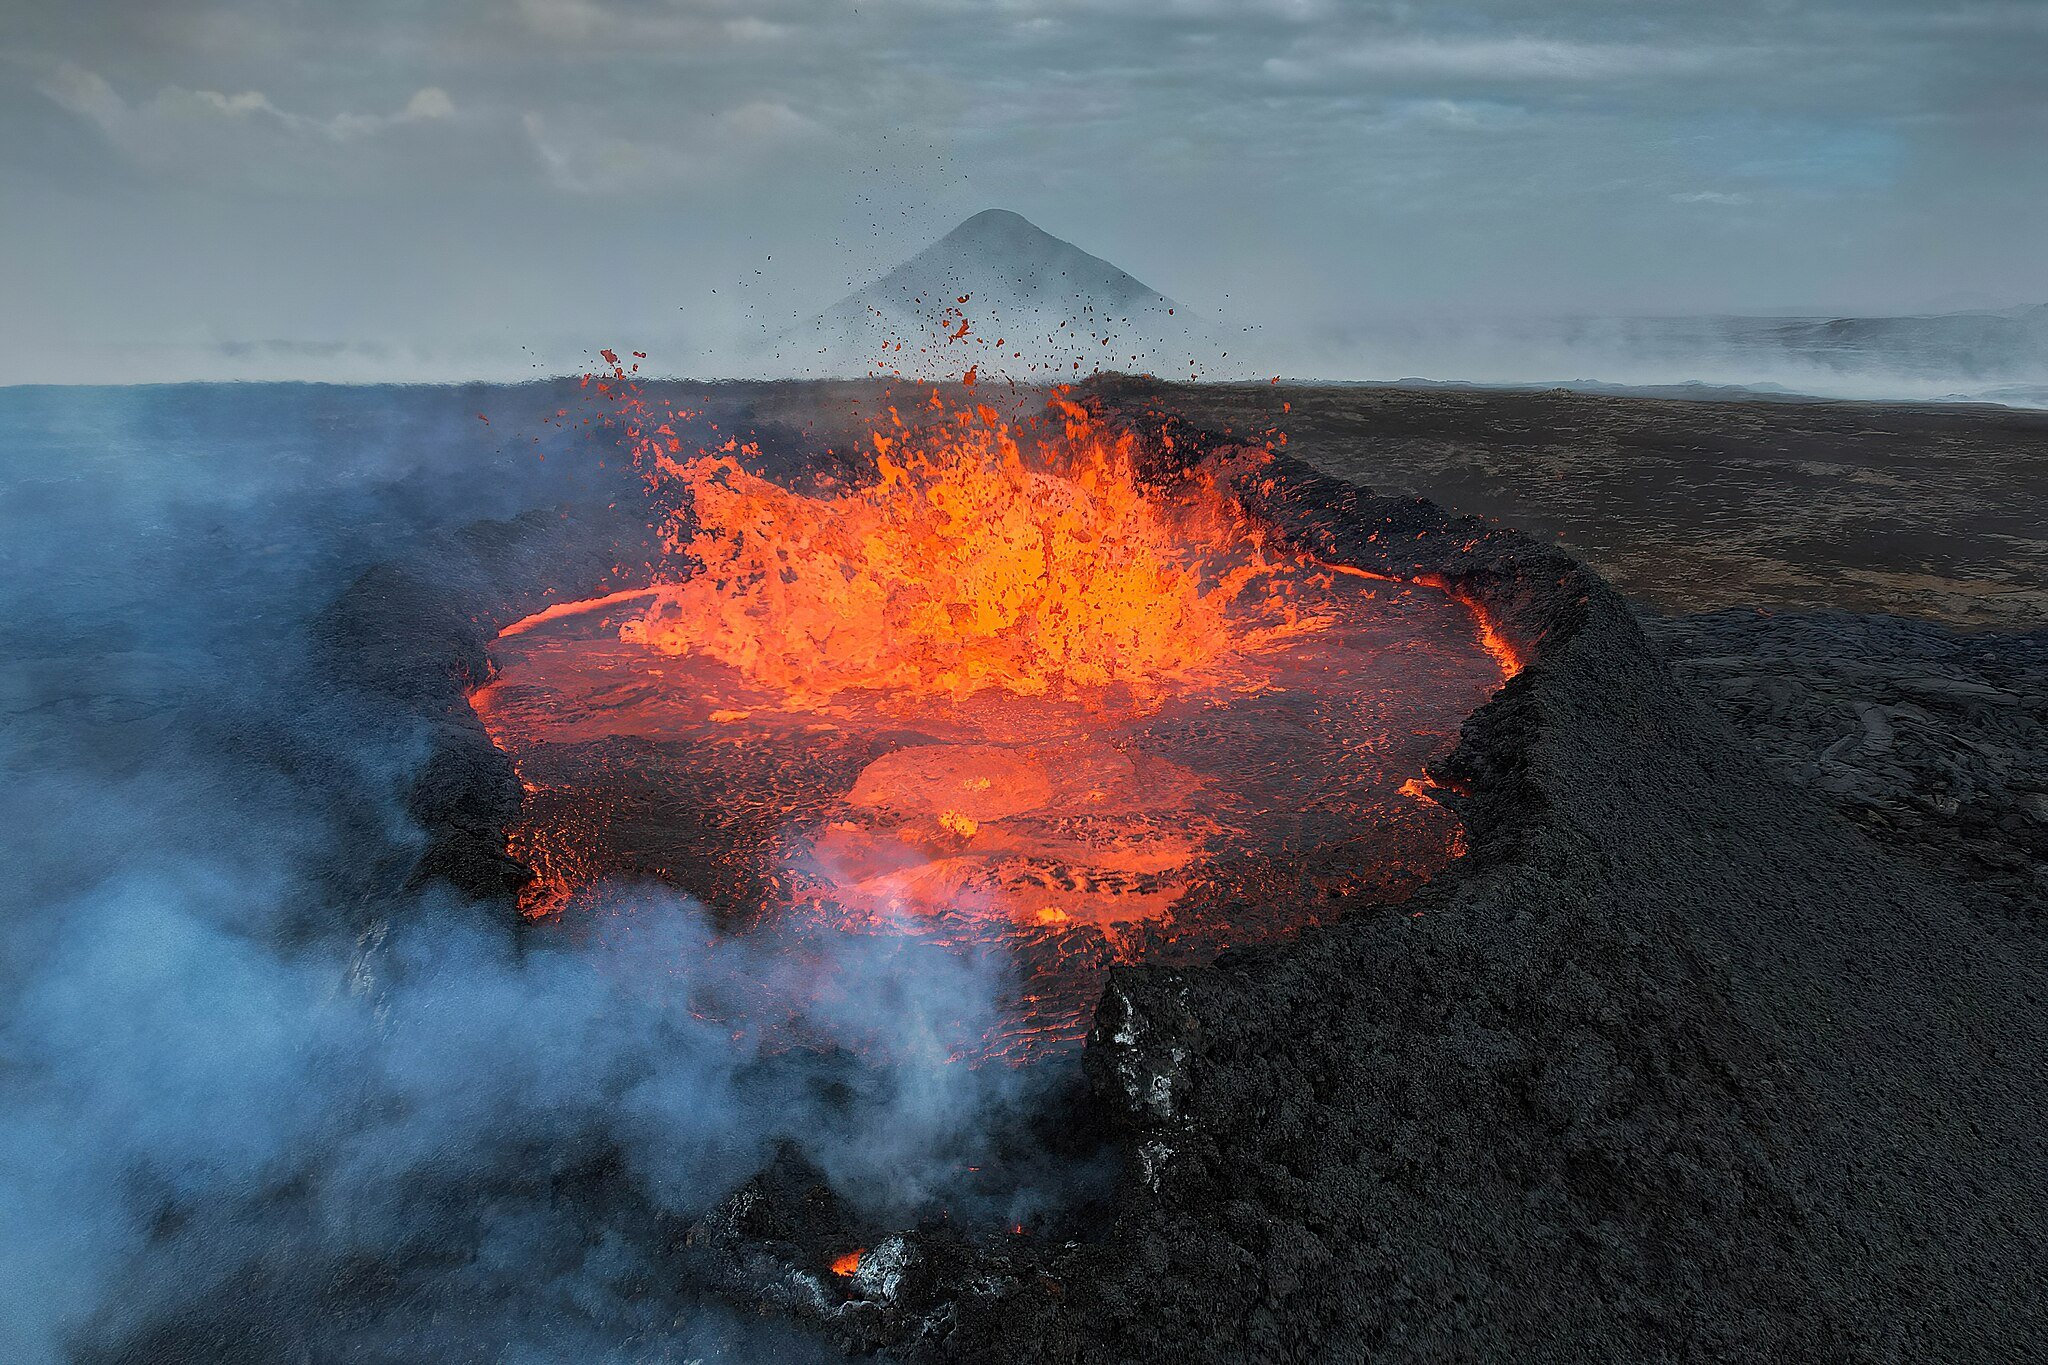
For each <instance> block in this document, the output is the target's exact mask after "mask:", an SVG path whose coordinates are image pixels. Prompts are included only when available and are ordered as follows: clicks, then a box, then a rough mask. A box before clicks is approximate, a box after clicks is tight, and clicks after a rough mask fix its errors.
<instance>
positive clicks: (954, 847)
mask: <svg viewBox="0 0 2048 1365" xmlns="http://www.w3.org/2000/svg"><path fill="white" fill-rule="evenodd" d="M614 386H617V387H616V392H619V393H621V394H624V395H626V400H625V401H626V402H627V403H628V410H629V416H630V420H629V421H628V422H627V434H628V439H629V443H630V444H631V446H632V448H633V449H634V452H635V457H636V459H637V460H638V461H639V464H640V467H641V470H642V472H643V474H644V475H645V477H646V479H647V482H648V487H649V490H650V492H651V493H652V494H653V496H654V500H655V505H656V506H658V507H660V508H663V509H666V510H665V511H663V512H661V513H660V514H659V520H660V527H659V529H660V541H661V544H662V547H663V550H664V555H665V557H664V560H663V563H662V564H661V566H660V567H659V569H658V571H657V575H656V581H655V582H654V584H653V585H652V586H650V587H647V588H645V589H638V590H630V591H624V592H616V593H611V594H608V595H605V596H601V597H597V598H592V599H589V600H586V601H580V602H568V603H562V604H558V605H556V606H553V607H550V608H549V609H547V610H546V611H543V612H540V613H537V614H535V615H533V616H529V617H527V618H526V619H524V620H521V621H518V622H515V623H513V624H512V625H510V626H508V627H507V628H506V629H505V630H504V631H503V633H502V635H501V637H500V639H499V642H498V645H497V648H496V651H495V653H496V659H497V662H498V664H499V668H500V672H499V674H498V676H497V677H496V679H495V680H494V681H493V682H492V683H491V684H490V685H489V686H488V687H486V688H484V689H482V690H481V691H480V692H479V693H478V694H477V695H476V696H475V698H474V701H475V704H476V707H477V710H478V713H479V714H480V715H481V716H482V717H483V719H484V721H485V724H486V725H487V726H488V727H489V729H490V731H491V734H492V736H493V738H494V739H495V740H496V741H497V742H498V744H499V745H500V746H501V747H502V748H504V749H505V750H506V751H507V752H509V753H511V754H512V755H513V756H514V758H515V761H516V763H517V764H518V767H519V771H520V774H521V777H522V779H523V781H524V783H525V786H526V789H527V794H528V805H527V813H526V816H525V819H524V821H523V823H522V825H521V827H520V828H519V829H518V830H516V831H515V832H514V851H515V852H516V853H518V854H519V855H520V856H522V857H523V858H524V859H525V860H526V861H527V862H528V864H529V865H530V866H532V867H533V868H534V869H535V871H536V873H537V876H536V880H535V882H534V883H533V885H532V886H531V887H530V888H529V890H528V893H527V895H526V898H525V902H524V907H523V908H524V910H525V912H526V913H528V914H530V915H536V916H538V915H554V914H559V915H564V916H572V917H573V916H576V915H578V914H602V913H607V912H606V911H605V910H604V908H603V897H602V895H601V894H600V888H601V887H602V886H603V885H604V884H605V883H607V882H614V881H618V880H631V879H643V878H652V879H656V880H659V881H662V882H666V883H669V884H671V885H675V886H678V887H681V888H682V889H684V890H686V891H688V892H690V893H692V894H693V895H696V896H698V897H700V898H701V899H703V900H705V901H706V902H707V903H708V904H710V905H711V906H712V907H714V909H715V910H717V911H718V913H719V914H720V915H721V917H722V920H723V922H724V923H726V924H727V925H728V927H729V929H730V930H731V931H732V932H735V933H743V932H747V931H748V929H749V928H751V927H755V926H758V925H760V924H761V923H763V922H764V921H765V920H766V919H768V918H774V919H776V920H779V921H781V927H782V928H783V929H784V930H785V931H786V930H789V929H791V928H792V927H797V928H800V927H801V926H802V925H804V924H812V925H816V926H819V927H820V928H821V929H822V928H830V929H831V930H833V931H841V932H843V931H845V930H848V929H853V930H856V931H861V932H871V933H876V934H894V935H908V936H915V937H920V938H926V939H931V940H936V941H940V942H943V943H946V944H949V945H952V946H954V947H956V948H957V949H958V950H959V951H960V952H962V953H968V954H973V955H975V956H977V957H979V958H983V959H986V960H988V961H990V962H992V963H994V964H996V965H997V966H998V967H999V968H1000V969H1001V972H1002V974H1003V977H1004V979H1005V980H1006V981H1007V983H1008V985H1007V988H1006V992H1005V999H1004V1002H1003V1009H1002V1011H1001V1013H1002V1017H1003V1020H1004V1022H1003V1023H1002V1024H1001V1025H1000V1026H998V1027H997V1028H996V1029H995V1030H993V1031H990V1032H984V1033H978V1034H976V1036H972V1037H962V1038H961V1039H960V1040H959V1043H958V1047H959V1051H960V1052H961V1054H962V1055H964V1056H967V1057H970V1058H980V1057H988V1056H998V1055H999V1056H1005V1057H1009V1058H1011V1059H1014V1060H1023V1059H1028V1058H1030V1057H1033V1056H1037V1055H1041V1054H1044V1053H1047V1052H1050V1051H1057V1050H1058V1049H1060V1048H1062V1047H1064V1046H1067V1045H1070V1044H1072V1043H1074V1042H1075V1041H1076V1040H1078V1039H1079V1038H1080V1037H1081V1036H1082V1035H1083V1033H1084V1032H1085V1030H1086V1027H1087V1021H1088V1017H1089V1014H1090V1012H1091V1010H1092V1007H1093V1004H1094V1000H1095V997H1096V995H1097V994H1098V993H1099V991H1100V988H1101V982H1102V977H1103V974H1104V973H1105V972H1106V971H1107V968H1108V966H1109V965H1110V964H1111V963H1113V962H1117V961H1126V960H1133V959H1138V958H1147V959H1153V960H1176V959H1178V960H1186V959H1195V958H1202V959H1206V958H1208V957H1212V956H1213V955H1214V954H1215V953H1216V952H1218V951H1219V950H1221V949H1222V948H1224V947H1227V946H1230V945H1234V944H1249V943H1257V942H1262V941H1269V940H1271V939H1273V938H1275V937H1278V936H1281V935H1284V934H1286V933H1288V932H1291V931H1293V930H1296V929H1298V928H1300V927H1302V926H1304V925H1307V924H1311V923H1314V922H1316V921H1317V920H1319V919H1321V918H1323V917H1326V916H1327V915H1328V914H1330V913H1332V910H1333V908H1334V907H1336V906H1338V905H1342V904H1357V903H1360V902H1361V901H1378V902H1389V901H1394V900H1398V899H1400V898H1401V897H1402V896H1404V895H1405V894H1406V893H1407V891H1408V890H1409V889H1411V888H1412V887H1413V886H1415V885H1416V884H1418V883H1419V882H1420V881H1422V880H1424V879H1426V878H1428V877H1429V876H1431V875H1432V874H1434V873H1435V872H1437V871H1439V870H1440V869H1441V868H1443V867H1444V866H1445V865H1446V864H1447V863H1448V862H1449V861H1450V860H1451V859H1453V858H1454V857H1456V856H1458V854H1459V853H1460V852H1461V851H1462V845H1461V832H1460V830H1459V827H1458V825H1457V822H1456V820H1455V819H1454V818H1453V817H1452V816H1451V815H1450V813H1449V812H1447V811H1446V810H1444V809H1443V808H1442V807H1440V806H1439V805H1438V804H1436V803H1435V802H1434V801H1433V800H1432V799H1431V797H1430V791H1431V786H1430V783H1429V781H1428V779H1427V777H1426V776H1425V767H1426V765H1427V764H1428V763H1429V762H1430V761H1431V760H1432V759H1434V758H1437V757H1439V756H1441V754H1442V753H1443V752H1444V751H1446V750H1447V749H1448V747H1449V745H1450V743H1451V742H1452V741H1453V739H1454V738H1455V736H1456V733H1457V729H1458V726H1459V724H1460V723H1461V721H1462V720H1463V718H1464V717H1465V716H1466V715H1467V714H1468V713H1470V712H1471V711H1472V710H1473V709H1474V708H1475V707H1476V706H1477V705H1478V704H1479V703H1480V702H1481V701H1483V700H1484V698H1485V697H1486V695H1487V694H1488V693H1489V692H1490V691H1491V690H1492V689H1493V688H1494V687H1495V686H1497V685H1498V684H1499V683H1500V681H1501V679H1502V676H1503V672H1504V671H1512V669H1513V666H1514V664H1513V660H1512V659H1511V658H1510V657H1508V656H1507V654H1506V653H1505V651H1503V650H1502V649H1501V648H1500V647H1499V645H1498V642H1497V641H1496V640H1494V639H1493V638H1492V636H1491V634H1490V632H1489V631H1488V630H1487V629H1486V628H1485V623H1484V622H1483V621H1482V620H1480V619H1479V618H1478V617H1476V616H1475V614H1474V612H1473V610H1472V608H1471V607H1469V606H1468V605H1467V604H1466V603H1464V602H1463V601H1461V600H1459V599H1457V598H1455V597H1454V596H1452V595H1451V594H1450V593H1449V592H1447V591H1446V590H1445V589H1444V587H1443V586H1442V585H1435V586H1432V585H1429V584H1421V583H1403V582H1397V581H1391V580H1387V579H1382V578H1378V577H1375V576H1374V575H1371V574H1365V573H1361V572H1359V571H1357V570H1346V569H1343V568H1342V567H1341V566H1326V565H1322V564H1318V563H1316V562H1313V561H1311V560H1307V559H1305V558H1302V557H1300V556H1298V555H1296V554H1293V553H1291V552H1290V551H1289V550H1288V549H1287V548H1286V547H1284V546H1282V545H1280V544H1277V543H1276V542H1275V541H1274V540H1273V539H1272V538H1271V537H1270V536H1269V535H1268V534H1267V532H1266V530H1265V529H1264V528H1263V527H1262V525H1261V524H1260V523H1259V522H1258V521H1257V520H1256V519H1255V518H1254V517H1252V516H1251V515H1249V514H1248V513H1247V512H1246V511H1245V510H1244V508H1243V507H1242V506H1241V505H1240V503H1239V501H1238V498H1237V496H1236V493H1235V491H1234V490H1236V489H1239V488H1242V487H1244V486H1245V485H1246V481H1248V480H1258V479H1261V478H1262V477H1264V476H1263V475H1262V473H1261V468H1260V466H1261V464H1262V462H1263V461H1264V460H1265V459H1266V458H1268V457H1267V456H1266V454H1265V452H1264V451H1263V450H1259V449H1248V448H1234V449H1231V450H1229V451H1228V452H1226V453H1225V454H1223V455H1213V454H1212V455H1210V456H1207V457H1206V458H1203V459H1200V460H1193V459H1187V458H1183V455H1184V453H1183V452H1175V451H1174V450H1173V449H1172V444H1173V443H1172V441H1171V439H1170V438H1167V437H1153V438H1150V439H1146V438H1142V437H1141V435H1140V434H1139V433H1136V432H1132V431H1129V430H1117V429H1112V428H1111V427H1109V426H1108V425H1106V424H1105V423H1103V422H1101V421H1099V420H1097V419H1096V418H1095V417H1094V416H1092V415H1091V414H1090V412H1089V411H1087V410H1086V409H1084V408H1083V407H1081V406H1080V405H1078V404H1076V403H1075V402H1072V401H1070V397H1069V396H1068V395H1065V394H1063V393H1054V394H1053V395H1051V397H1050V402H1049V404H1048V406H1047V408H1046V410H1045V412H1044V413H1043V414H1042V415H1036V414H1034V415H1031V416H1027V417H1025V418H1023V419H1021V420H1017V419H1013V418H1012V417H1009V416H1006V415H1005V414H1004V413H1001V412H998V411H997V410H996V409H995V408H994V407H991V406H989V405H988V404H985V403H979V402H975V401H973V389H972V376H971V375H970V376H969V386H968V387H967V388H965V389H963V390H960V392H961V393H962V394H964V395H965V397H964V399H962V400H957V401H953V402H949V401H948V399H947V398H946V397H945V396H943V395H942V393H941V392H939V391H937V390H932V391H930V392H929V393H928V394H925V395H923V396H922V397H921V398H920V400H919V401H918V402H917V403H916V404H915V405H914V406H912V407H910V408H909V410H908V411H907V412H906V411H904V410H899V408H896V407H891V408H889V409H888V410H887V417H886V420H884V421H883V422H881V423H879V424H878V426H877V429H875V430H874V431H872V432H871V433H870V435H869V444H870V447H871V450H870V459H871V470H870V472H869V473H868V474H867V475H865V476H863V477H860V478H854V479H847V480H841V481H838V482H833V481H830V480H824V479H819V480H817V481H816V486H814V487H808V488H804V489H798V488H793V487H790V486H785V484H783V483H778V482H774V481H771V480H770V479H769V478H767V477H765V476H764V475H763V474H762V473H760V472H758V471H757V469H756V468H755V467H754V465H755V463H756V462H755V461H754V460H753V459H752V457H753V456H754V455H756V454H757V453H758V452H756V451H754V450H753V449H752V448H751V447H748V446H745V445H742V444H740V443H738V442H737V441H727V442H726V443H725V444H724V445H722V446H720V447H717V448H712V449H703V450H699V451H697V452H696V453H695V454H688V455H686V454H685V453H684V451H683V444H684V441H683V438H682V437H681V436H680V435H679V434H678V433H679V431H681V430H683V429H685V427H686V422H685V415H682V414H664V413H657V412H655V411H653V410H651V409H650V408H649V406H648V405H647V403H646V400H645V399H644V398H642V397H641V396H640V394H639V391H638V389H637V388H636V387H633V386H632V385H631V384H630V382H629V381H628V380H627V377H626V376H625V375H624V374H623V373H618V374H615V375H614V376H612V378H611V380H610V381H609V383H608V384H607V389H608V391H611V390H613V388H614Z"/></svg>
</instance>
